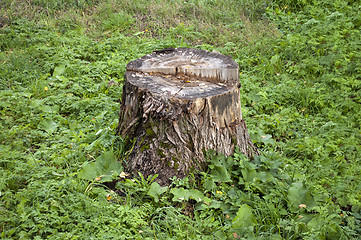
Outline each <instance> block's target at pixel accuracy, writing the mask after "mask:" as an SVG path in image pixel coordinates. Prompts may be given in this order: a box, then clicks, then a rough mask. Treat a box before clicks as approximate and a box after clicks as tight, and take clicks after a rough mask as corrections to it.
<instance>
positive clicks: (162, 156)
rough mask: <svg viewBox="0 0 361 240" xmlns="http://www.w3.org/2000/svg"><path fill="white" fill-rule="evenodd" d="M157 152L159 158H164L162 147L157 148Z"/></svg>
mask: <svg viewBox="0 0 361 240" xmlns="http://www.w3.org/2000/svg"><path fill="white" fill-rule="evenodd" d="M157 154H158V156H159V157H161V158H164V157H166V155H165V154H164V152H163V150H162V149H159V148H158V149H157Z"/></svg>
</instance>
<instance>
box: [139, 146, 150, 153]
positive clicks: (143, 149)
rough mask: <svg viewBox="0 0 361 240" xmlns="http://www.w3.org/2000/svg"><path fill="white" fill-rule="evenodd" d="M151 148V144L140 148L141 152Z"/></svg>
mask: <svg viewBox="0 0 361 240" xmlns="http://www.w3.org/2000/svg"><path fill="white" fill-rule="evenodd" d="M149 148H150V147H149V144H143V145H142V146H141V147H140V151H142V152H144V151H145V150H148V149H149Z"/></svg>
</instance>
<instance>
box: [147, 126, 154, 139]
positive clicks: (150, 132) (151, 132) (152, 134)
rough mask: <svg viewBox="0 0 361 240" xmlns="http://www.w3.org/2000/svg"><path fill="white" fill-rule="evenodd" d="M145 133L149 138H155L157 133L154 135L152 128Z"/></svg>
mask: <svg viewBox="0 0 361 240" xmlns="http://www.w3.org/2000/svg"><path fill="white" fill-rule="evenodd" d="M145 132H146V134H147V136H148V137H154V136H155V133H154V131H153V130H152V128H147V129H146V130H145Z"/></svg>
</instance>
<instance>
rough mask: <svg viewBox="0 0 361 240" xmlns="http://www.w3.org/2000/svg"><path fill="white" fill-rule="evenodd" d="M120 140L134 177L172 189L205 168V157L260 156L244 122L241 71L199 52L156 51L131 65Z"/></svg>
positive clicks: (222, 58) (230, 62)
mask: <svg viewBox="0 0 361 240" xmlns="http://www.w3.org/2000/svg"><path fill="white" fill-rule="evenodd" d="M125 79H126V81H125V84H124V89H123V98H122V107H121V112H120V120H119V126H118V134H120V135H121V136H122V137H123V138H126V139H128V141H129V140H132V139H134V145H133V146H132V150H131V152H130V154H129V157H128V159H127V167H128V168H129V170H130V171H133V172H135V171H140V172H142V173H143V175H145V176H148V175H150V174H159V176H158V179H157V181H158V182H159V183H161V184H168V183H169V178H171V177H173V176H177V177H184V176H186V175H187V174H188V173H189V172H190V171H191V170H193V169H202V168H203V167H204V166H205V163H204V153H205V151H206V150H207V149H213V150H216V151H218V152H220V153H223V154H225V155H230V154H232V153H233V151H234V149H235V147H236V146H238V147H239V148H240V150H241V152H242V153H244V154H245V155H247V156H249V157H252V156H253V155H255V154H259V153H258V150H257V149H256V148H255V147H254V145H253V144H252V142H251V140H250V138H249V134H248V131H247V127H246V124H245V122H244V120H243V119H242V113H241V104H240V91H239V73H238V65H237V64H236V63H235V62H234V61H233V60H232V59H231V58H230V57H227V56H224V55H222V54H219V53H215V52H207V51H204V50H199V49H187V48H177V49H166V50H163V51H156V52H153V53H151V54H149V55H146V56H144V57H142V58H139V59H137V60H135V61H132V62H130V63H129V64H128V65H127V72H126V74H125Z"/></svg>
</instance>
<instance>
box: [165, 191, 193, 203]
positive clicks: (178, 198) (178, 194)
mask: <svg viewBox="0 0 361 240" xmlns="http://www.w3.org/2000/svg"><path fill="white" fill-rule="evenodd" d="M170 193H171V194H173V199H172V200H173V201H175V202H182V201H187V200H188V199H189V191H187V190H185V189H184V188H172V189H171V190H170Z"/></svg>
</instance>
